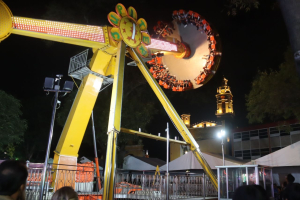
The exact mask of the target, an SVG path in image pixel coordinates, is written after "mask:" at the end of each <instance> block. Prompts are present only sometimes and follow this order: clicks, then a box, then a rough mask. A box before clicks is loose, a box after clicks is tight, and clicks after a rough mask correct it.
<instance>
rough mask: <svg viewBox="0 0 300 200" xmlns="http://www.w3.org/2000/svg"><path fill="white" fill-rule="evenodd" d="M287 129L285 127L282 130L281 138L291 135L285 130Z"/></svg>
mask: <svg viewBox="0 0 300 200" xmlns="http://www.w3.org/2000/svg"><path fill="white" fill-rule="evenodd" d="M285 128H286V127H285V126H284V127H283V128H282V130H280V136H285V135H290V133H288V132H286V131H285V130H284V129H285Z"/></svg>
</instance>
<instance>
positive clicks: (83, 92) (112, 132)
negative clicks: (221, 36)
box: [0, 0, 218, 200]
mask: <svg viewBox="0 0 300 200" xmlns="http://www.w3.org/2000/svg"><path fill="white" fill-rule="evenodd" d="M0 1H1V0H0ZM102 28H103V34H104V38H105V42H104V43H100V42H94V41H88V40H82V39H76V38H68V37H63V36H57V35H51V34H45V33H38V32H33V31H26V30H19V29H13V30H12V33H14V34H18V35H23V36H30V37H35V38H40V39H47V40H52V41H57V42H63V43H69V44H75V45H80V46H86V47H91V48H93V51H94V55H93V58H92V61H91V63H90V69H91V71H93V72H95V73H96V74H100V75H102V76H96V75H94V74H88V75H87V76H85V77H84V79H83V80H82V83H81V85H80V88H79V90H78V92H77V95H76V98H75V100H74V103H73V106H72V108H71V110H70V113H69V116H68V118H67V121H66V123H65V126H64V128H63V131H62V134H61V136H60V139H59V142H58V144H57V147H56V150H55V155H54V163H56V164H57V165H55V166H54V168H57V169H58V168H60V169H68V170H74V165H76V164H77V156H78V155H77V153H78V151H79V148H80V145H81V142H82V139H83V136H84V133H85V129H86V126H87V124H88V121H89V118H90V115H91V112H92V110H93V107H94V104H95V102H96V99H97V96H98V93H99V90H100V88H101V85H102V83H103V78H102V77H104V76H111V77H113V78H114V80H113V90H112V97H111V105H110V114H109V123H108V132H107V134H108V142H107V152H106V165H105V175H104V181H105V182H104V192H103V199H104V200H108V199H109V200H112V199H113V197H114V191H113V188H114V177H115V168H116V165H115V161H116V146H117V135H118V133H119V132H120V130H121V108H122V95H123V79H124V66H125V53H126V50H127V51H128V52H129V54H130V55H131V57H132V58H133V59H134V60H135V61H136V62H137V66H138V68H139V69H140V70H141V72H142V74H143V75H144V77H145V79H146V80H147V82H148V83H149V85H150V86H151V88H152V90H153V91H154V93H155V94H156V96H157V98H158V99H159V100H160V102H161V104H162V105H163V107H164V108H165V110H166V112H167V113H168V115H169V116H170V118H171V120H172V121H173V122H174V124H175V126H176V127H177V129H178V130H179V132H180V134H181V136H182V137H183V138H184V140H185V142H186V143H187V144H189V145H190V146H191V150H192V151H193V153H194V155H195V157H196V158H197V159H198V161H199V163H200V164H201V166H202V168H203V170H204V171H205V172H206V174H207V175H208V176H209V178H210V180H211V182H212V184H213V185H214V186H215V188H216V189H217V187H218V183H217V179H216V177H215V175H214V174H213V172H212V170H211V168H210V167H209V165H208V164H207V162H206V161H205V159H204V158H203V156H202V154H201V151H200V149H199V145H198V144H197V142H196V141H195V140H194V138H193V137H192V135H191V133H190V132H189V130H188V129H187V127H186V126H185V124H184V123H183V122H182V120H181V119H180V117H179V115H178V113H177V112H176V110H175V109H174V107H173V106H172V104H171V103H170V101H169V100H168V98H167V96H166V95H165V93H164V92H163V90H162V89H161V87H160V86H159V85H158V83H157V82H156V80H155V79H154V78H153V77H152V75H151V73H150V71H149V69H148V68H147V66H146V64H145V63H144V61H143V60H142V59H141V57H140V56H139V54H138V53H137V52H136V50H135V49H132V48H129V47H128V48H127V49H126V45H125V43H124V42H123V41H121V42H119V43H118V45H116V43H115V42H114V41H113V40H111V39H110V38H109V36H108V32H109V30H110V29H111V27H102ZM171 53H172V54H178V53H180V52H171ZM71 165H73V166H71ZM59 177H60V174H59V173H58V172H57V173H56V174H54V176H53V179H54V180H57V179H59ZM58 187H60V186H58Z"/></svg>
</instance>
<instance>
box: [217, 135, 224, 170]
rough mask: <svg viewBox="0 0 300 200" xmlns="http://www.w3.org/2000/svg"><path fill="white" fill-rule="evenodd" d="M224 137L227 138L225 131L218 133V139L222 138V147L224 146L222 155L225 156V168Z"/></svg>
mask: <svg viewBox="0 0 300 200" xmlns="http://www.w3.org/2000/svg"><path fill="white" fill-rule="evenodd" d="M224 136H225V131H224V130H221V131H220V132H219V133H218V138H221V139H222V142H221V145H222V155H223V166H225V159H224V141H223V138H224Z"/></svg>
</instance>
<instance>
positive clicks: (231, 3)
mask: <svg viewBox="0 0 300 200" xmlns="http://www.w3.org/2000/svg"><path fill="white" fill-rule="evenodd" d="M258 6H259V1H258V0H227V3H226V5H225V7H226V8H227V14H228V15H232V16H235V15H236V14H237V13H238V11H239V10H240V11H242V10H244V11H246V12H248V11H250V10H251V9H252V8H258Z"/></svg>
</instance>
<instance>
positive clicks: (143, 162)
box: [123, 155, 166, 171]
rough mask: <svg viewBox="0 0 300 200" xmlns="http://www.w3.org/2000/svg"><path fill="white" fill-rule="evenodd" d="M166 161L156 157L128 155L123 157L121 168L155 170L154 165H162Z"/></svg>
mask: <svg viewBox="0 0 300 200" xmlns="http://www.w3.org/2000/svg"><path fill="white" fill-rule="evenodd" d="M165 163H166V162H164V161H162V160H160V159H158V158H144V157H135V156H131V155H128V156H126V157H125V158H124V162H123V169H127V170H137V171H148V170H156V166H157V165H158V166H162V165H163V164H165Z"/></svg>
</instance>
